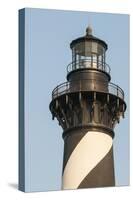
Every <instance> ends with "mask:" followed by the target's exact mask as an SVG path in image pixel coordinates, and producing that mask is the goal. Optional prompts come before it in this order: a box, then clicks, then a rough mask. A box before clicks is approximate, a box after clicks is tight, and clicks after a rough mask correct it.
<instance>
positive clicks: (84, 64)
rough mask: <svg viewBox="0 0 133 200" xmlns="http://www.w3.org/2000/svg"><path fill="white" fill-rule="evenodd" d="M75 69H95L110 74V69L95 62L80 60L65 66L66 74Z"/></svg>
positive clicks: (102, 63)
mask: <svg viewBox="0 0 133 200" xmlns="http://www.w3.org/2000/svg"><path fill="white" fill-rule="evenodd" d="M77 69H97V70H100V71H103V72H106V73H108V74H110V70H111V69H110V67H109V65H108V64H106V63H104V62H100V61H97V60H93V59H92V60H91V59H90V60H89V59H81V60H80V61H75V62H72V63H70V64H69V65H68V66H67V73H70V72H72V71H74V70H77Z"/></svg>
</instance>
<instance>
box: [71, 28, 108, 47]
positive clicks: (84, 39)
mask: <svg viewBox="0 0 133 200" xmlns="http://www.w3.org/2000/svg"><path fill="white" fill-rule="evenodd" d="M87 41H94V42H97V43H99V44H101V45H102V46H104V48H105V49H106V50H107V49H108V45H107V44H106V42H104V41H103V40H101V39H99V38H97V37H95V36H93V35H92V29H91V28H90V27H88V28H87V29H86V35H85V36H83V37H79V38H77V39H75V40H73V41H72V42H71V43H70V48H73V46H75V45H76V44H77V43H80V42H87Z"/></svg>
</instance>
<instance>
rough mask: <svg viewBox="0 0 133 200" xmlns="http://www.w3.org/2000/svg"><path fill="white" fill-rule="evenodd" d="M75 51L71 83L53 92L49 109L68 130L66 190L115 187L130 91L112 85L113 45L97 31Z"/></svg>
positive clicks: (89, 31)
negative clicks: (117, 147)
mask: <svg viewBox="0 0 133 200" xmlns="http://www.w3.org/2000/svg"><path fill="white" fill-rule="evenodd" d="M70 48H71V50H72V62H71V63H70V64H69V65H68V66H67V75H66V79H67V81H66V82H64V83H61V84H60V85H58V86H56V87H55V89H54V90H53V91H52V100H51V102H50V106H49V108H50V111H51V113H52V117H53V119H54V118H56V119H57V120H58V122H59V125H60V126H61V127H62V129H63V134H62V137H63V140H64V158H63V169H62V189H78V188H92V187H106V186H115V171H114V158H113V138H114V137H115V132H114V128H115V126H116V124H117V123H119V122H120V118H121V117H124V112H125V110H126V103H125V101H124V92H123V90H122V89H121V88H120V87H119V86H118V85H116V84H114V83H112V82H111V69H110V67H109V65H108V64H107V63H106V51H107V49H108V45H107V43H106V42H105V41H103V40H101V39H99V38H97V37H95V36H94V35H93V33H92V28H91V27H87V29H86V33H85V35H84V36H82V37H79V38H77V39H75V40H73V41H72V42H71V43H70ZM55 76H56V75H55Z"/></svg>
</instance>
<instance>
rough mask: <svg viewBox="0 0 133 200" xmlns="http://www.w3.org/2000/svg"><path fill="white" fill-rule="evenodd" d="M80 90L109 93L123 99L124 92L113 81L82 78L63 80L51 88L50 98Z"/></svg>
mask: <svg viewBox="0 0 133 200" xmlns="http://www.w3.org/2000/svg"><path fill="white" fill-rule="evenodd" d="M100 85H101V87H100ZM99 87H100V89H99ZM102 88H105V89H102ZM80 91H97V92H104V93H110V94H113V95H115V96H117V97H119V98H121V99H123V100H124V92H123V90H122V89H121V88H120V87H119V86H118V85H116V84H114V83H107V82H101V81H98V80H95V79H84V80H78V81H70V82H64V83H62V84H60V85H58V86H57V87H56V88H55V89H54V90H53V92H52V99H55V98H57V97H59V96H61V95H63V94H67V93H73V92H80Z"/></svg>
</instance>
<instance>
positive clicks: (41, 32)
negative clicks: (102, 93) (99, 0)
mask: <svg viewBox="0 0 133 200" xmlns="http://www.w3.org/2000/svg"><path fill="white" fill-rule="evenodd" d="M88 24H90V25H91V27H92V28H93V34H94V35H95V36H96V37H99V38H100V39H102V40H104V41H106V43H107V44H108V51H107V57H106V62H107V64H109V65H110V68H111V76H112V79H111V82H113V83H115V84H118V85H119V86H120V87H121V88H122V89H123V90H124V92H125V101H126V102H127V111H126V113H125V119H124V120H123V119H122V120H121V121H120V124H118V125H117V127H116V128H115V138H114V158H115V175H116V185H127V184H128V183H129V118H128V116H129V115H128V114H129V16H128V15H123V14H103V13H89V12H77V11H57V10H44V9H29V8H27V9H26V37H27V40H26V41H27V42H26V49H27V51H28V55H26V58H25V59H26V67H27V68H28V72H27V73H28V76H27V85H26V87H28V91H29V93H28V95H27V97H26V103H27V105H28V110H27V111H26V112H27V113H28V116H29V127H28V128H29V140H30V148H29V151H30V174H29V175H28V177H27V180H28V179H30V190H31V191H44V190H58V189H60V188H61V174H62V161H63V139H62V129H61V127H60V126H59V125H58V122H57V120H54V121H52V116H51V113H50V111H49V103H50V101H51V93H52V90H53V89H54V87H56V86H57V85H58V84H60V83H62V82H65V81H66V66H67V65H68V64H69V63H70V62H71V50H70V48H69V44H70V42H71V41H72V40H73V39H75V38H77V37H80V36H83V35H84V34H85V29H86V27H87V26H88ZM27 167H29V166H27Z"/></svg>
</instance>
